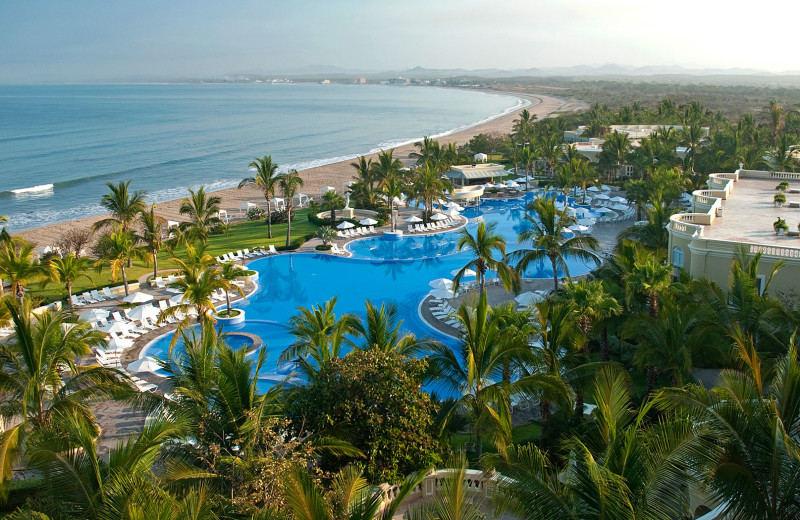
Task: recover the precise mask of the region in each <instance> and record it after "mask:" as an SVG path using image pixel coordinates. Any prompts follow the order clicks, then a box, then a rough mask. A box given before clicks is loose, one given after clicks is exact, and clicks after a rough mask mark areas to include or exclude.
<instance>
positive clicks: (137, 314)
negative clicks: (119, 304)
mask: <svg viewBox="0 0 800 520" xmlns="http://www.w3.org/2000/svg"><path fill="white" fill-rule="evenodd" d="M159 312H161V309H157V308H156V307H153V306H152V305H140V306H139V307H136V308H135V309H133V310H131V311H128V317H129V318H130V319H132V320H145V319H147V318H154V317H157V316H158V313H159Z"/></svg>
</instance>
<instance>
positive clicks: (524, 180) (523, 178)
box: [514, 177, 528, 182]
mask: <svg viewBox="0 0 800 520" xmlns="http://www.w3.org/2000/svg"><path fill="white" fill-rule="evenodd" d="M514 182H528V179H526V178H525V177H517V178H516V179H514Z"/></svg>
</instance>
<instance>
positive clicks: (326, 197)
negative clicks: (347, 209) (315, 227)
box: [322, 191, 345, 224]
mask: <svg viewBox="0 0 800 520" xmlns="http://www.w3.org/2000/svg"><path fill="white" fill-rule="evenodd" d="M344 204H345V200H344V197H342V196H341V195H339V194H338V193H336V192H335V191H326V192H325V193H323V194H322V205H323V207H327V208H328V209H330V210H331V224H333V223H335V222H336V210H337V208H343V207H344Z"/></svg>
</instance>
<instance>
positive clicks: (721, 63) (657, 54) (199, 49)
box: [0, 0, 798, 84]
mask: <svg viewBox="0 0 800 520" xmlns="http://www.w3.org/2000/svg"><path fill="white" fill-rule="evenodd" d="M306 4H309V5H306ZM311 7H312V4H311V3H310V2H308V1H307V0H302V1H299V2H295V3H292V4H291V5H289V4H286V5H284V4H282V3H274V2H268V3H266V4H261V3H256V2H248V1H239V2H234V3H233V4H225V5H224V6H223V5H217V4H216V3H214V2H212V1H210V0H199V1H198V2H197V3H193V4H192V9H185V8H184V6H183V5H177V4H162V3H160V2H156V1H154V0H143V2H140V3H137V4H135V5H132V4H131V5H128V4H122V5H117V4H107V3H101V2H97V1H95V0H84V1H78V2H72V3H69V4H63V3H60V2H55V1H54V0H44V1H43V2H40V3H36V4H30V3H27V2H22V3H15V4H10V5H7V6H5V10H6V13H5V14H6V16H5V17H4V20H5V22H6V24H5V27H4V30H3V31H0V83H3V84H20V83H23V84H24V83H95V82H97V83H113V82H129V81H135V82H148V81H152V82H158V81H168V82H171V81H176V80H180V79H184V80H186V79H192V80H195V79H196V80H201V79H216V78H224V77H225V76H240V75H264V76H272V75H291V74H287V73H286V72H285V71H290V70H302V69H309V70H311V69H314V68H319V69H343V70H345V71H348V72H343V73H344V74H348V73H349V74H359V73H361V74H381V73H390V72H402V71H408V70H412V69H414V68H416V67H421V68H424V69H428V70H431V69H433V70H457V69H463V70H466V71H481V70H500V71H509V72H513V71H518V70H525V69H531V68H535V69H544V70H551V69H557V70H562V69H569V68H586V69H592V68H595V69H596V68H603V67H608V66H610V65H613V66H615V67H619V68H622V69H640V68H641V69H665V70H669V69H679V70H681V71H682V72H677V74H681V73H684V74H689V75H697V73H700V75H702V73H703V71H713V73H714V74H725V71H730V72H731V73H732V74H747V75H762V74H763V75H767V76H771V75H787V74H798V72H796V71H792V70H791V67H792V65H791V64H790V63H787V62H786V60H785V58H784V57H783V56H782V55H780V53H776V52H775V49H781V48H790V45H791V44H792V41H791V40H792V38H791V35H790V34H789V33H788V32H786V31H781V32H776V33H772V34H771V37H770V39H769V40H766V39H763V38H757V37H752V38H747V37H742V36H741V34H740V31H738V30H737V27H738V26H739V25H741V20H743V19H746V20H747V23H748V26H749V27H768V25H767V23H768V22H769V21H770V20H771V17H772V16H774V13H775V12H776V11H777V12H780V10H781V9H782V8H785V7H789V6H788V5H787V4H786V3H785V2H783V1H780V0H770V1H768V2H767V3H766V5H762V7H761V8H760V9H759V10H757V11H756V12H751V11H749V10H748V11H746V12H745V11H744V10H743V9H736V8H726V9H718V7H717V6H715V5H703V4H698V3H697V2H689V1H688V0H678V1H677V2H675V3H673V4H672V5H671V6H670V9H668V10H666V11H665V10H663V9H661V7H660V6H659V5H656V4H653V5H649V4H648V5H642V4H641V3H639V2H634V1H632V0H603V1H601V2H599V3H596V4H592V5H591V6H589V7H586V6H577V5H567V4H564V3H562V2H558V1H556V0H546V1H544V2H539V3H537V4H536V5H528V4H526V3H520V2H515V1H513V0H499V1H497V2H493V3H492V4H491V7H492V9H491V10H487V9H486V5H485V2H480V1H474V0H473V1H465V2H464V1H462V2H458V3H456V2H454V1H452V0H446V1H443V2H440V3H437V4H435V5H429V4H426V3H423V2H422V1H421V0H409V1H408V2H405V3H403V5H373V4H370V3H367V2H363V1H361V0H344V1H342V2H337V3H335V5H328V4H324V5H316V4H313V9H311ZM42 12H47V13H48V16H46V17H43V16H42V14H41V13H42ZM409 13H421V14H422V16H420V17H418V19H416V20H415V24H413V25H410V24H406V23H402V22H401V23H396V22H395V20H403V19H405V18H407V17H408V15H409ZM745 16H746V18H745ZM692 18H695V19H704V20H712V19H713V20H714V23H713V25H712V26H708V27H703V30H702V31H698V30H697V29H696V28H695V26H694V24H691V23H689V22H690V21H691V19H692ZM120 20H124V23H120ZM654 20H657V21H656V22H654ZM476 35H477V37H476ZM365 42H369V45H364V43H365ZM399 42H402V43H399ZM453 42H455V44H453ZM642 43H645V44H644V45H642ZM654 64H655V65H654ZM742 71H744V72H742ZM312 74H313V72H312ZM319 74H325V72H324V71H323V72H319ZM589 74H591V73H589ZM652 74H656V75H658V74H659V73H658V72H656V73H644V74H641V75H644V76H647V75H652ZM671 74H676V73H675V72H671ZM298 75H302V74H298ZM543 75H547V74H546V73H543ZM578 75H580V74H578ZM631 75H633V76H638V75H640V74H636V73H633V74H631Z"/></svg>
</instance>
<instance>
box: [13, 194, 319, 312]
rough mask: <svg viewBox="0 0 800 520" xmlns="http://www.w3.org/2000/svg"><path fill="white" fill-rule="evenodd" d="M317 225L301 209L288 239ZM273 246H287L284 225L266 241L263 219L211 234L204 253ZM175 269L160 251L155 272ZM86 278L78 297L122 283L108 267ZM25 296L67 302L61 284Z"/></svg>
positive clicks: (148, 268)
mask: <svg viewBox="0 0 800 520" xmlns="http://www.w3.org/2000/svg"><path fill="white" fill-rule="evenodd" d="M316 230H317V226H315V225H314V224H311V223H310V222H309V221H308V210H307V209H302V210H299V211H297V212H296V213H295V215H294V218H293V219H292V236H291V239H292V240H295V239H299V238H303V237H306V236H308V235H312V234H314V233H315V232H316ZM270 244H271V245H274V246H275V247H279V246H282V245H285V244H286V224H273V225H272V238H271V239H268V238H267V224H266V222H265V221H263V220H259V221H252V222H240V223H236V224H232V225H231V226H230V227H229V228H228V234H227V235H225V234H222V235H213V236H211V237H210V238H209V239H208V243H207V244H206V251H207V252H208V253H209V254H210V255H211V256H220V255H223V254H225V253H229V252H231V251H237V250H239V249H245V248H247V249H253V248H254V247H257V246H269V245H270ZM175 255H177V256H178V257H179V258H181V257H183V255H184V248H182V247H181V248H177V249H176V250H175ZM174 268H177V263H176V262H175V261H174V260H173V259H172V257H171V256H170V254H169V252H167V251H166V250H162V251H161V252H160V253H159V254H158V270H159V271H163V270H167V269H174ZM125 272H126V274H127V276H128V283H134V282H136V281H137V280H138V278H139V277H140V276H142V275H144V274H150V275H152V274H153V266H152V265H147V264H145V263H144V262H133V266H132V267H131V268H129V269H126V270H125ZM86 275H87V276H88V278H81V279H80V280H78V281H77V282H75V284H74V285H73V288H72V293H73V294H80V293H82V292H84V291H87V290H90V289H97V288H100V287H105V286H109V285H110V286H115V285H122V280H117V281H112V280H111V274H110V272H109V270H108V266H104V267H103V270H102V271H101V272H99V273H98V272H96V271H95V270H89V271H87V272H86ZM28 294H29V295H30V296H32V297H33V298H37V299H40V300H42V302H43V303H51V302H53V301H56V300H63V299H66V290H65V288H64V286H63V285H61V284H49V285H47V286H43V284H42V283H41V282H34V283H32V284H31V285H30V286H29V287H28Z"/></svg>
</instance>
